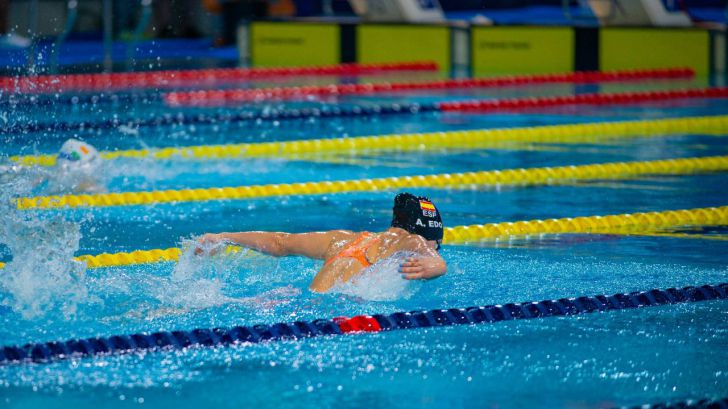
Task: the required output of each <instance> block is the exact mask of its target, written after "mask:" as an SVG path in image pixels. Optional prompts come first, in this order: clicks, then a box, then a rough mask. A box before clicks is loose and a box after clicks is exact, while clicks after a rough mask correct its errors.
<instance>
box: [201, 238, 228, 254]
mask: <svg viewBox="0 0 728 409" xmlns="http://www.w3.org/2000/svg"><path fill="white" fill-rule="evenodd" d="M224 240H225V237H223V235H222V234H215V233H205V234H203V235H202V236H200V238H198V239H197V247H195V254H196V255H198V256H199V255H202V254H204V253H207V251H206V250H207V249H209V255H211V256H212V255H214V254H215V253H217V247H216V246H215V245H216V244H217V243H220V242H222V241H224Z"/></svg>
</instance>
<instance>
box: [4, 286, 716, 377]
mask: <svg viewBox="0 0 728 409" xmlns="http://www.w3.org/2000/svg"><path fill="white" fill-rule="evenodd" d="M726 298H728V283H722V284H718V285H702V286H697V287H694V286H688V287H683V288H667V289H664V290H662V289H652V290H647V291H634V292H630V293H617V294H613V295H597V296H591V297H589V296H582V297H571V298H560V299H557V300H543V301H528V302H520V303H507V304H503V305H501V304H496V305H485V306H478V307H467V308H449V309H434V310H423V311H409V312H404V311H402V312H395V313H392V314H374V315H359V316H355V317H352V318H347V317H337V318H333V319H317V320H313V321H295V322H291V323H287V322H283V323H276V324H258V325H252V326H236V327H232V328H197V329H194V330H191V331H185V330H180V331H159V332H154V333H151V334H147V333H137V334H131V335H112V336H108V337H106V336H99V337H95V338H86V339H71V340H68V341H51V342H45V343H30V344H26V345H23V346H20V347H18V346H5V347H2V348H0V365H7V364H13V363H25V362H27V363H30V362H36V363H45V362H51V361H55V360H59V359H67V358H85V357H97V356H108V355H116V354H125V353H138V352H147V351H149V352H151V351H171V350H181V349H184V348H190V347H207V348H209V347H216V346H229V345H240V344H243V345H246V344H254V343H260V342H270V341H284V340H296V339H301V338H311V337H320V336H334V335H344V334H356V333H369V332H384V331H394V330H405V329H418V328H436V327H446V326H455V325H475V324H481V325H485V324H492V323H496V322H501V321H510V320H527V319H536V318H547V317H561V316H572V315H582V314H591V313H597V312H599V313H601V312H607V311H615V310H628V309H637V308H644V307H657V306H664V305H674V304H683V303H693V302H701V301H709V300H722V299H726Z"/></svg>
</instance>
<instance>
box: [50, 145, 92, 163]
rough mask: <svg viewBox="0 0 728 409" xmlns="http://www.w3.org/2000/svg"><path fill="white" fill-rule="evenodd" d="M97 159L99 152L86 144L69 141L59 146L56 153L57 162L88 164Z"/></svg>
mask: <svg viewBox="0 0 728 409" xmlns="http://www.w3.org/2000/svg"><path fill="white" fill-rule="evenodd" d="M97 158H99V151H97V150H96V148H94V147H93V146H91V145H89V144H87V143H86V142H81V141H79V140H77V139H69V140H67V141H66V142H64V143H63V146H61V151H60V152H58V161H68V162H79V163H90V162H92V161H94V160H96V159H97Z"/></svg>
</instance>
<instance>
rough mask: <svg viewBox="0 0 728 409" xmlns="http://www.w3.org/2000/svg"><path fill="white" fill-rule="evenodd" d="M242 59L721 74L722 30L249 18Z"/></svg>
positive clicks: (476, 71)
mask: <svg viewBox="0 0 728 409" xmlns="http://www.w3.org/2000/svg"><path fill="white" fill-rule="evenodd" d="M239 39H240V41H241V47H240V49H241V60H242V61H246V62H249V63H250V64H251V65H253V66H258V67H270V66H295V65H325V64H337V63H342V62H344V63H346V62H360V63H385V62H406V61H435V62H437V63H438V64H439V66H440V67H441V69H442V70H443V71H445V72H448V71H450V70H453V71H454V72H456V73H463V74H472V75H474V76H485V75H498V74H539V73H555V72H568V71H591V70H613V69H640V68H655V67H677V66H680V67H691V68H693V69H694V70H695V71H696V73H697V76H698V77H706V76H707V75H709V74H723V73H725V66H726V41H725V32H724V31H715V30H708V29H697V28H696V29H685V28H653V27H645V28H641V27H639V28H626V27H624V28H616V27H615V28H580V27H560V26H548V27H546V26H458V25H439V24H337V23H312V22H254V23H252V24H251V25H250V26H242V27H241V29H240V36H239Z"/></svg>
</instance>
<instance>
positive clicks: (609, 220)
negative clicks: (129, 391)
mask: <svg viewBox="0 0 728 409" xmlns="http://www.w3.org/2000/svg"><path fill="white" fill-rule="evenodd" d="M714 225H728V206H722V207H706V208H697V209H687V210H668V211H663V212H648V213H631V214H617V215H609V216H588V217H574V218H571V217H566V218H562V219H547V220H526V221H517V222H502V223H490V224H477V225H471V226H456V227H448V228H446V229H445V237H444V242H445V244H458V243H467V242H477V241H481V240H488V239H495V238H499V237H507V236H526V235H541V234H566V233H572V234H573V233H583V234H588V233H596V234H635V235H639V234H640V233H641V232H646V233H648V234H650V235H653V234H654V232H655V231H659V230H660V229H669V228H674V227H680V226H714ZM239 249H240V247H235V246H228V248H227V252H236V251H238V250H239ZM181 254H182V250H181V249H179V248H174V247H172V248H168V249H154V250H138V251H134V252H131V253H102V254H98V255H95V256H94V255H83V256H79V257H76V258H75V259H76V260H77V261H80V262H84V263H86V266H87V267H88V268H97V267H114V266H124V265H131V264H146V263H158V262H165V261H178V260H179V257H180V255H181ZM2 266H3V265H2V263H0V267H2Z"/></svg>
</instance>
